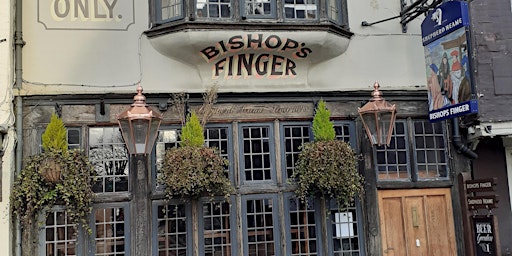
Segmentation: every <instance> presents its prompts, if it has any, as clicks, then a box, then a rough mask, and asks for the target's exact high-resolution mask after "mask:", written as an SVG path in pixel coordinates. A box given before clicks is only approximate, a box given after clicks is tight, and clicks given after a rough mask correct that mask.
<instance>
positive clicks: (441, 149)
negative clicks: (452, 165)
mask: <svg viewBox="0 0 512 256" xmlns="http://www.w3.org/2000/svg"><path fill="white" fill-rule="evenodd" d="M414 146H415V153H416V155H415V158H416V166H417V173H418V179H429V178H446V177H447V176H448V164H447V161H446V145H445V139H444V132H443V125H442V123H430V122H427V121H414Z"/></svg>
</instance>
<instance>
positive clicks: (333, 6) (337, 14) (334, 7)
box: [327, 0, 341, 23]
mask: <svg viewBox="0 0 512 256" xmlns="http://www.w3.org/2000/svg"><path fill="white" fill-rule="evenodd" d="M340 7H341V5H340V1H339V0H327V15H328V16H329V18H330V19H331V20H334V21H335V22H337V23H341V9H340Z"/></svg>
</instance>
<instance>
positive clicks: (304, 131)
mask: <svg viewBox="0 0 512 256" xmlns="http://www.w3.org/2000/svg"><path fill="white" fill-rule="evenodd" d="M283 130H284V143H285V145H286V147H285V152H284V154H285V164H286V175H287V178H290V177H291V175H292V174H293V170H294V168H295V163H296V162H297V158H298V157H299V153H300V149H299V147H300V146H301V145H302V144H303V143H305V142H309V125H285V126H284V127H283Z"/></svg>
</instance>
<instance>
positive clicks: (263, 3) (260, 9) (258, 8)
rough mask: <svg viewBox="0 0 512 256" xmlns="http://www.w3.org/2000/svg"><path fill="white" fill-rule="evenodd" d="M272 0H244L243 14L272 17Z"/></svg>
mask: <svg viewBox="0 0 512 256" xmlns="http://www.w3.org/2000/svg"><path fill="white" fill-rule="evenodd" d="M273 4H274V2H273V1H272V0H245V15H247V16H257V17H272V15H273V14H272V5H273Z"/></svg>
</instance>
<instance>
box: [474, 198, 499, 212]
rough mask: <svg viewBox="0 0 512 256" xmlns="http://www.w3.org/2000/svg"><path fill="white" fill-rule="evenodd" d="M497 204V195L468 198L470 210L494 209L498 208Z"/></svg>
mask: <svg viewBox="0 0 512 256" xmlns="http://www.w3.org/2000/svg"><path fill="white" fill-rule="evenodd" d="M497 203H498V199H497V197H496V195H486V196H468V206H469V208H470V209H485V208H487V209H493V208H496V207H497Z"/></svg>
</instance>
